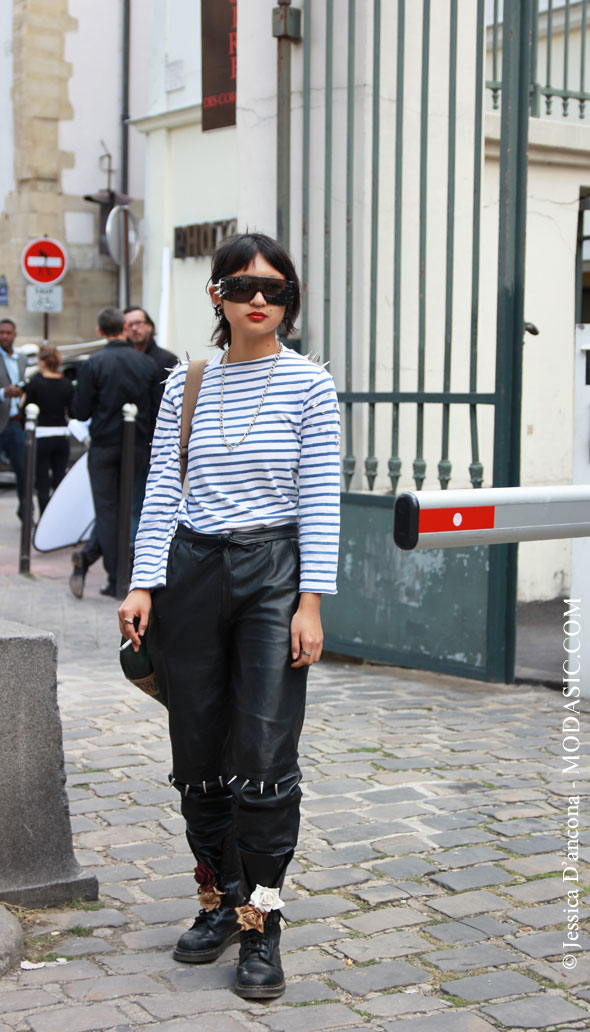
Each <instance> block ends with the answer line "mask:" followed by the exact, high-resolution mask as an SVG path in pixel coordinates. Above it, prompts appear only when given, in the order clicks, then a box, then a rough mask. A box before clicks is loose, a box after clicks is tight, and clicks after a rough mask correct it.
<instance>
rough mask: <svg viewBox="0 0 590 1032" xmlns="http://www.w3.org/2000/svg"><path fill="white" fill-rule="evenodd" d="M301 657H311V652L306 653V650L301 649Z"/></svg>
mask: <svg viewBox="0 0 590 1032" xmlns="http://www.w3.org/2000/svg"><path fill="white" fill-rule="evenodd" d="M301 655H302V656H311V652H308V651H307V649H301Z"/></svg>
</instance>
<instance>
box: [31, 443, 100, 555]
mask: <svg viewBox="0 0 590 1032" xmlns="http://www.w3.org/2000/svg"><path fill="white" fill-rule="evenodd" d="M93 526H94V502H93V500H92V491H91V488H90V476H89V474H88V452H86V453H85V454H84V455H82V456H81V457H80V458H79V459H78V461H77V462H75V463H74V465H73V466H72V468H71V469H70V470H69V471H68V473H66V475H65V477H64V479H63V480H62V482H61V484H59V485H58V487H57V489H56V490H55V491H54V492H53V494H52V496H51V498H50V499H49V503H48V505H47V507H46V509H45V512H44V513H43V515H42V516H41V519H40V520H39V522H38V524H37V527H36V529H35V535H34V537H33V545H34V547H35V548H36V549H37V551H38V552H51V551H53V549H54V548H67V547H68V546H70V545H77V544H78V542H79V541H87V540H88V538H89V537H90V533H91V531H92V528H93Z"/></svg>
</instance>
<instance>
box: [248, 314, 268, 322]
mask: <svg viewBox="0 0 590 1032" xmlns="http://www.w3.org/2000/svg"><path fill="white" fill-rule="evenodd" d="M248 318H249V319H251V320H252V322H262V320H263V319H266V316H265V314H264V312H249V314H248Z"/></svg>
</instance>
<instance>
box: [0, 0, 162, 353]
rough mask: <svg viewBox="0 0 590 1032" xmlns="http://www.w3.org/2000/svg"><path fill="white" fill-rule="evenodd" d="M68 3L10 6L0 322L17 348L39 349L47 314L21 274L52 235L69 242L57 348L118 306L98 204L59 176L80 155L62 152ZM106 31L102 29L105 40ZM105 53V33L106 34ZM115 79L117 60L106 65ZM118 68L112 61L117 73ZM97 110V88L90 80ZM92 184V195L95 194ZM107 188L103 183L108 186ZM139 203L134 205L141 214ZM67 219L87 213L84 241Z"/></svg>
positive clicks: (71, 22)
mask: <svg viewBox="0 0 590 1032" xmlns="http://www.w3.org/2000/svg"><path fill="white" fill-rule="evenodd" d="M77 25H78V23H77V21H76V20H75V19H73V18H72V17H71V16H70V15H69V13H68V0H13V38H12V54H13V88H12V101H13V117H14V155H15V157H14V178H15V187H14V189H13V190H12V191H11V192H10V194H9V195H8V197H7V199H6V203H5V210H4V212H2V213H1V214H0V274H2V273H3V274H4V275H5V276H6V279H7V281H8V288H9V297H10V303H9V305H8V307H5V308H0V317H1V316H4V315H7V316H9V317H10V318H13V319H14V320H15V322H16V323H17V326H18V331H19V339H18V343H24V342H26V341H33V342H35V343H39V342H40V341H41V339H42V334H43V316H42V315H40V314H37V313H30V312H27V311H26V299H25V291H26V285H27V281H26V280H25V277H24V275H23V273H22V271H21V268H20V258H21V254H22V251H23V248H24V247H25V245H26V244H27V243H28V241H29V240H31V239H33V238H35V237H37V236H43V235H44V234H47V235H48V236H51V237H55V238H56V239H57V240H60V241H62V242H65V243H66V247H67V251H68V258H69V268H68V272H67V274H66V276H65V279H64V280H63V281H62V286H63V295H64V310H63V312H62V313H61V314H59V315H51V316H50V317H49V336H50V339H51V341H52V342H53V343H56V344H58V345H59V344H60V343H62V344H65V343H73V342H75V341H80V340H90V339H93V338H94V337H95V326H96V314H97V312H98V310H99V309H100V308H102V307H103V306H104V305H107V304H113V303H114V304H117V303H118V295H119V287H118V283H119V280H118V269H117V267H116V266H115V264H114V262H113V261H112V260H111V259H110V257H109V256H105V255H100V254H99V253H98V206H97V205H94V204H91V203H90V202H88V201H84V200H83V198H82V197H80V196H72V195H68V194H65V193H64V192H63V190H62V171H63V170H64V169H66V168H72V167H73V164H74V161H75V155H74V153H73V152H71V151H64V150H62V149H60V146H59V125H60V122H61V121H64V120H68V119H71V118H72V117H73V110H72V107H71V104H70V101H69V98H68V81H69V78H70V76H71V74H72V66H71V64H70V63H69V62H67V61H66V59H65V35H66V32H72V31H76V29H77ZM107 30H108V26H107V25H105V34H106V32H107ZM104 43H105V47H106V35H105V41H104ZM106 67H108V68H109V74H113V62H111V61H108V62H107V64H106V65H105V69H106ZM117 67H118V65H117V63H116V62H114V68H115V71H114V74H115V75H116V74H117V71H116V69H117ZM89 89H91V90H93V91H95V95H96V103H97V104H100V82H89ZM97 185H98V184H97V183H88V191H89V192H92V191H94V190H96V189H97ZM105 185H106V184H105ZM142 207H143V206H142V205H141V204H140V203H139V202H138V203H136V204H135V205H134V212H135V214H136V215H138V216H139V215H141V214H142ZM66 213H90V215H91V217H92V221H93V225H94V233H93V239H90V236H91V235H92V234H88V235H87V238H86V240H85V242H83V243H82V242H80V243H68V242H67V241H66V226H65V223H66V218H65V216H66ZM131 297H132V299H134V300H135V299H141V263H140V262H136V264H135V266H134V267H133V269H132V282H131Z"/></svg>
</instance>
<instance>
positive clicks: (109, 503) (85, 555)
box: [70, 308, 162, 597]
mask: <svg viewBox="0 0 590 1032" xmlns="http://www.w3.org/2000/svg"><path fill="white" fill-rule="evenodd" d="M98 332H99V334H100V335H101V337H104V338H105V339H106V341H107V344H106V347H105V348H104V349H103V350H102V351H100V352H98V354H96V355H92V357H91V358H89V359H88V361H87V362H84V363H83V365H82V366H81V367H80V372H79V376H78V387H77V390H76V394H75V395H74V401H73V403H72V415H74V416H75V417H76V418H77V419H82V420H85V419H90V420H91V423H90V442H91V443H90V452H89V455H88V469H89V473H90V483H91V485H92V496H93V498H94V509H95V513H96V528H95V529H96V537H97V539H98V545H99V546H100V550H101V552H102V556H103V562H104V566H105V570H106V572H107V576H108V581H107V583H106V584H105V585H104V586H103V587H102V588H101V589H100V591H101V594H103V595H110V596H112V597H115V596H116V581H117V529H118V518H119V484H120V476H121V452H122V441H123V413H122V409H123V405H124V404H125V403H126V402H132V403H133V404H135V405H137V408H138V412H137V419H136V423H135V473H136V475H138V474H140V473H141V472H142V471H143V470H145V469H146V468H147V465H148V462H149V446H150V442H151V439H152V435H153V430H154V425H155V422H156V416H157V414H158V407H159V404H160V398H161V393H162V392H161V388H160V377H159V371H158V367H157V366H156V364H155V362H153V361H152V359H151V358H149V357H148V356H147V355H143V354H141V353H140V352H138V351H135V350H134V348H133V346H132V345H131V344H130V343H129V341H127V340H125V339H124V338H123V313H122V312H120V311H119V310H118V309H117V308H103V309H102V311H101V312H100V313H99V315H98ZM91 544H92V542H88V543H87V545H86V546H85V547H84V548H83V549H82V551H81V552H74V554H73V556H72V562H73V564H74V573H73V575H72V578H76V574H78V579H80V578H81V581H80V584H79V587H80V590H79V591H77V590H76V591H75V590H74V586H73V585H72V582H71V581H70V587H72V591H73V592H74V594H76V595H77V596H78V597H81V595H82V590H81V589H82V588H83V585H84V577H85V575H86V571H87V569H88V566H89V565H90V563H91V562H93V561H94V559H96V558H97V556H96V552H95V550H94V549H92V547H90V550H89V548H88V546H91Z"/></svg>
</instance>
